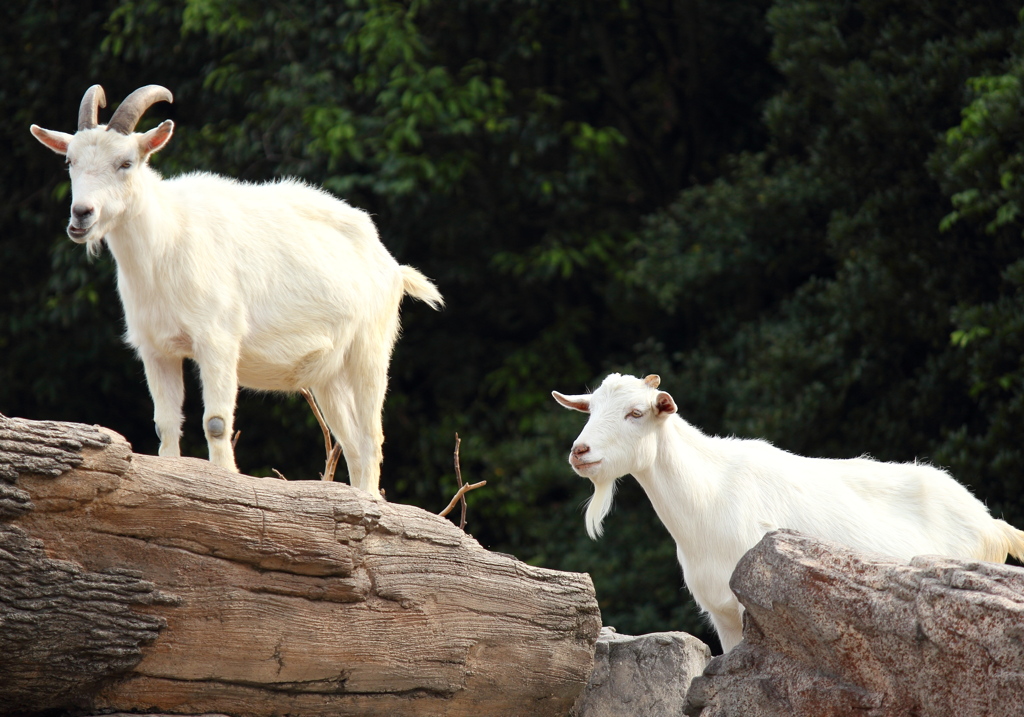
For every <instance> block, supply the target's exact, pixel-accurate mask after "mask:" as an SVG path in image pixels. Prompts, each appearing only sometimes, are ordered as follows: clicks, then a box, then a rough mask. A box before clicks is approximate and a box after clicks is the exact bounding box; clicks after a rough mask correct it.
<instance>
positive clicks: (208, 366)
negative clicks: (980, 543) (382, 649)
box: [31, 120, 443, 497]
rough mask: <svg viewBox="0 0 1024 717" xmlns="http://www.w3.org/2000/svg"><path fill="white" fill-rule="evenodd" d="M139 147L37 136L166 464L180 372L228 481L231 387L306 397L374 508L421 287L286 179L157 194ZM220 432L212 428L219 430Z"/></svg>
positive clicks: (113, 135)
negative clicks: (392, 395) (115, 294)
mask: <svg viewBox="0 0 1024 717" xmlns="http://www.w3.org/2000/svg"><path fill="white" fill-rule="evenodd" d="M173 127H174V125H173V123H172V122H171V121H170V120H167V121H165V122H163V123H162V124H160V125H159V126H158V127H156V128H155V129H153V130H150V131H149V132H146V133H144V134H138V133H131V134H127V135H125V134H121V133H119V132H116V131H107V127H106V126H105V125H99V126H96V127H95V128H92V129H82V130H79V131H78V132H77V133H76V134H74V135H68V134H65V133H62V132H53V131H49V130H45V129H42V128H40V127H37V126H36V125H33V126H32V128H31V129H32V134H33V135H34V136H35V137H36V138H37V139H38V140H39V141H40V142H42V143H43V144H44V145H46V146H47V147H49V148H50V149H52V150H53V151H55V152H57V153H59V154H63V155H65V156H66V157H67V161H68V165H69V169H70V174H71V195H72V218H71V222H70V224H69V226H68V235H69V236H70V237H71V239H73V240H74V241H76V242H79V243H83V242H84V243H86V244H87V245H88V248H89V250H90V252H93V253H94V252H96V251H99V249H100V247H101V244H102V242H103V240H104V239H106V242H107V246H109V248H110V251H111V253H112V254H113V256H114V259H115V261H116V263H117V288H118V291H119V293H120V295H121V301H122V304H123V306H124V312H125V321H126V324H127V333H126V340H127V342H128V343H129V344H130V345H131V346H132V347H134V348H135V349H136V351H137V352H138V354H139V356H140V357H141V359H142V362H143V365H144V367H145V373H146V381H147V383H148V384H149V389H150V393H151V395H152V397H153V404H154V421H155V423H156V428H157V433H158V435H159V436H160V450H159V453H160V455H161V456H177V455H179V447H178V444H179V439H180V436H181V423H182V412H181V411H182V401H183V398H184V387H183V382H182V359H184V358H192V359H194V360H195V362H196V363H197V364H198V366H199V371H200V377H201V380H202V390H203V404H204V414H203V426H204V430H205V432H206V437H207V442H208V446H209V452H210V460H211V461H213V462H214V463H216V464H218V465H221V466H223V467H225V468H228V469H230V470H237V468H236V466H235V458H234V451H233V448H232V444H231V437H232V435H233V432H234V430H233V429H234V425H233V424H234V410H235V399H236V394H237V391H238V386H239V385H241V386H246V387H249V388H254V389H262V390H272V391H297V390H299V389H301V388H309V389H311V390H312V392H313V394H314V396H315V397H316V400H317V402H318V404H319V406H320V408H321V410H322V412H323V415H324V418H325V419H326V420H327V423H328V424H329V426H330V428H331V431H332V432H333V433H334V435H335V436H336V437H337V439H338V441H339V442H340V444H341V446H342V448H343V450H344V454H345V459H346V462H347V464H348V469H349V475H350V479H351V482H352V484H353V485H354V486H356V487H359V488H362V489H363V490H366V491H368V492H370V493H371V494H373V495H374V496H375V497H379V495H380V493H379V480H380V463H381V458H382V453H381V444H382V442H383V439H384V436H383V430H382V427H381V412H382V407H383V402H384V394H385V391H386V389H387V374H388V364H389V362H390V358H391V351H392V348H393V346H394V343H395V340H396V339H397V336H398V332H399V318H398V314H399V304H400V303H401V301H402V297H403V296H404V295H405V294H409V295H411V296H413V297H415V298H417V299H420V300H422V301H425V302H427V303H428V304H430V305H431V306H433V307H434V308H435V309H436V308H439V307H440V306H441V305H442V303H443V301H442V299H441V295H440V293H439V292H438V291H437V289H436V288H435V287H434V285H433V284H431V283H430V281H429V280H428V279H427V278H426V277H424V276H423V275H422V274H420V273H419V272H418V271H416V270H415V269H413V268H411V267H408V266H400V265H399V264H398V262H396V261H395V259H394V258H393V257H392V256H391V255H390V254H389V253H388V251H387V249H385V247H384V245H383V244H382V243H381V242H380V239H379V238H378V236H377V231H376V228H375V227H374V224H373V221H372V220H371V219H370V217H369V215H368V214H366V213H365V212H363V211H361V210H359V209H355V208H353V207H351V206H349V205H348V204H346V203H345V202H343V201H340V200H338V199H336V198H334V197H332V196H331V195H329V194H328V193H326V192H324V191H322V190H320V189H317V188H314V187H311V186H308V185H306V184H304V183H302V182H300V181H296V180H290V179H289V180H283V181H279V182H273V183H267V184H246V183H242V182H238V181H235V180H232V179H228V178H225V177H221V176H218V175H214V174H208V173H203V172H197V173H193V174H188V175H185V176H180V177H177V178H174V179H169V180H162V179H161V177H160V175H159V174H158V173H157V172H156V171H154V170H153V169H152V168H150V167H149V165H148V164H147V160H148V159H149V157H150V155H151V154H152V153H154V152H156V151H158V150H160V149H162V148H163V147H164V146H165V145H166V144H167V142H168V140H170V138H171V134H172V132H173ZM218 419H219V420H218Z"/></svg>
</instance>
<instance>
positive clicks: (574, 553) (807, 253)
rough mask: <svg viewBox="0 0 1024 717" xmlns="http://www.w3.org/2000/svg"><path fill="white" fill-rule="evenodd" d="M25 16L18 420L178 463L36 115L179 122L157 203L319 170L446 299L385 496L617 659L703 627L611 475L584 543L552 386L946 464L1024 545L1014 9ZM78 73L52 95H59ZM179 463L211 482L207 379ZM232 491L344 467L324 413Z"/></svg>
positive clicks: (11, 172)
mask: <svg viewBox="0 0 1024 717" xmlns="http://www.w3.org/2000/svg"><path fill="white" fill-rule="evenodd" d="M18 5H19V6H18V7H15V6H11V7H8V8H7V9H5V10H3V11H0V15H2V17H3V19H4V24H3V26H2V29H0V33H3V35H2V37H3V38H4V43H3V44H2V45H0V47H2V48H3V49H2V50H0V70H2V71H3V76H4V77H5V79H6V80H7V82H5V84H4V88H0V102H2V104H3V106H4V108H5V109H6V110H7V111H6V112H5V113H4V114H3V115H2V116H0V132H2V134H3V136H4V137H5V138H6V139H7V141H6V142H4V143H2V144H0V190H2V191H3V196H4V197H5V199H6V201H5V202H4V203H3V204H2V205H0V222H2V226H3V228H4V232H3V239H2V240H0V295H2V296H3V303H2V305H0V327H2V328H0V355H2V356H3V360H2V361H0V411H2V412H4V413H7V414H13V415H23V416H27V417H32V418H55V419H69V420H76V421H82V422H88V423H101V424H104V425H108V426H110V427H112V428H114V429H116V430H118V431H120V432H122V433H124V434H125V435H126V436H127V437H128V438H129V440H131V441H132V442H133V444H134V445H135V448H136V450H139V451H143V452H153V451H154V450H155V448H156V439H155V436H153V432H152V427H151V425H152V424H151V421H150V413H151V406H150V403H149V398H148V395H147V393H146V389H145V383H144V381H143V377H142V370H141V365H140V364H139V362H138V361H137V360H136V359H135V358H134V357H133V356H131V353H130V352H129V351H128V350H127V349H126V348H125V347H124V346H123V345H122V344H121V342H120V340H119V337H118V334H119V333H120V332H121V330H122V321H123V320H122V318H121V311H120V306H119V302H118V300H117V296H116V291H115V287H114V282H113V265H112V261H111V259H110V257H109V255H102V256H101V257H100V258H99V259H97V260H95V261H92V262H89V261H87V260H86V258H85V253H84V251H83V250H82V248H81V247H77V246H74V245H72V244H71V243H70V242H69V241H68V240H67V239H66V237H65V236H64V235H63V226H64V225H65V223H66V221H67V212H68V196H67V195H68V183H67V178H66V175H64V174H62V170H61V165H60V161H59V158H57V157H55V156H54V155H52V154H51V153H49V152H48V151H47V150H45V149H44V148H42V147H41V146H40V145H38V144H37V143H36V142H35V141H34V140H32V139H31V137H30V136H29V134H28V131H27V128H28V125H29V123H31V122H36V123H38V124H41V125H43V126H46V127H49V128H53V129H62V130H71V129H72V128H73V123H74V118H75V116H76V111H77V105H78V101H79V99H80V98H81V95H82V92H83V91H84V90H85V88H86V87H87V86H88V85H89V84H92V83H93V82H101V83H102V84H103V85H104V86H105V87H106V89H107V93H108V97H109V98H110V100H111V103H112V105H114V104H116V103H117V102H118V101H120V99H121V98H122V97H123V96H124V95H125V94H126V93H127V92H129V91H130V90H132V89H134V88H135V87H137V86H140V85H142V84H146V83H150V82H157V83H160V84H164V85H166V86H167V87H169V88H170V89H171V90H172V91H173V92H174V94H175V98H176V99H175V104H174V105H172V106H165V105H161V106H157V107H155V108H154V109H153V110H152V111H151V117H148V118H147V119H146V120H144V122H150V123H155V122H156V121H158V120H159V119H163V118H164V117H171V118H173V119H174V120H175V122H176V124H177V128H176V132H175V137H174V139H173V140H172V142H171V144H170V146H169V147H168V148H167V150H165V151H164V152H162V153H161V154H160V155H157V156H156V157H155V158H154V162H153V163H154V166H156V167H157V168H158V169H160V170H161V171H163V172H165V173H168V174H175V173H178V172H182V171H190V170H193V169H200V170H210V171H217V172H222V173H225V174H229V175H232V176H236V177H239V178H242V179H247V180H253V181H259V180H264V179H269V178H273V177H276V176H283V175H296V176H300V177H303V178H306V179H308V180H309V181H311V182H314V183H316V184H322V185H324V186H326V187H327V188H328V189H330V190H331V191H333V192H335V193H337V194H338V195H339V196H342V197H344V198H345V199H347V200H348V201H350V202H351V203H353V204H354V205H356V206H359V207H363V208H365V209H367V210H369V211H371V212H373V213H374V215H375V218H376V220H377V222H378V225H379V227H380V230H381V235H382V238H383V240H384V242H385V244H386V245H387V246H388V247H389V249H391V251H392V252H393V253H394V254H395V255H396V256H397V257H398V258H399V259H400V260H401V261H402V262H403V263H409V264H413V265H415V266H417V267H419V268H420V269H422V270H423V271H424V273H426V274H427V275H428V276H430V277H432V278H433V279H435V280H436V281H437V282H438V284H439V286H440V288H441V290H442V292H443V293H444V295H445V298H446V299H447V301H448V308H447V309H446V310H445V311H444V312H443V313H441V314H435V313H434V312H431V311H429V310H427V309H425V308H424V307H423V306H422V305H419V304H415V303H413V302H408V303H407V304H406V305H405V306H404V312H403V323H404V335H403V338H402V339H401V340H400V341H399V344H398V347H397V349H396V352H395V357H394V361H393V364H392V384H391V392H390V394H389V398H388V403H387V405H386V408H385V433H386V436H387V442H386V444H385V462H384V470H383V479H382V486H383V487H384V488H385V489H386V490H387V492H388V497H389V498H390V499H392V500H399V501H404V502H410V503H415V504H418V505H421V506H423V507H426V508H429V509H432V510H439V509H440V508H442V507H443V506H444V505H445V504H446V503H447V500H448V498H449V497H450V495H451V494H452V492H454V471H453V468H452V450H453V448H454V434H455V432H456V431H458V432H459V433H460V434H461V436H462V438H463V443H462V448H461V462H462V468H463V473H464V476H465V478H466V479H467V480H471V481H477V480H481V479H486V480H488V482H489V483H488V486H487V487H486V488H485V489H483V490H479V491H476V492H474V493H471V494H470V496H469V503H470V511H469V526H468V529H469V530H470V532H472V533H473V534H474V535H475V536H477V537H478V538H479V539H480V540H481V542H482V543H484V544H485V545H486V546H487V547H490V548H493V549H498V550H503V551H506V552H511V553H514V554H516V555H517V556H519V557H520V558H522V559H524V560H528V561H530V562H534V563H537V564H543V565H546V566H549V567H555V568H563V569H569V570H586V571H588V572H590V573H591V574H592V575H593V576H594V579H595V583H596V585H597V589H598V597H599V600H600V602H601V607H602V610H603V612H604V616H605V622H606V623H608V624H614V625H616V626H617V627H618V628H619V629H620V630H621V631H631V632H640V631H650V630H659V629H687V630H691V631H695V632H698V633H699V634H702V635H703V636H705V637H706V636H707V635H708V633H707V631H706V630H705V629H704V628H703V627H702V626H701V624H700V622H699V620H698V619H697V616H696V611H695V610H694V608H693V607H692V604H691V603H689V602H688V601H687V600H686V599H685V593H682V592H681V584H680V580H679V568H678V566H677V565H676V563H675V557H674V545H673V543H672V541H671V540H670V539H669V537H668V535H667V534H666V532H665V530H664V528H663V527H662V526H661V525H660V523H659V522H658V520H657V518H656V516H655V515H654V513H653V510H652V509H651V507H650V505H649V504H648V502H647V500H646V498H645V496H644V495H643V494H642V491H640V490H639V488H638V487H637V486H636V484H635V483H634V482H632V481H631V480H629V479H626V480H624V481H622V485H621V490H620V494H619V497H618V500H617V503H616V508H615V511H614V512H613V514H612V515H611V516H610V517H609V519H608V521H607V523H606V527H607V532H606V535H605V537H604V538H603V539H602V540H601V541H600V542H599V543H596V544H595V543H591V542H590V541H589V539H587V538H586V536H585V532H584V530H583V521H582V515H581V506H582V503H583V502H584V501H585V499H586V497H587V496H588V494H589V485H588V484H587V483H586V482H585V481H583V480H581V479H579V478H577V477H575V476H574V475H573V474H572V472H571V471H570V470H569V468H568V466H567V464H566V462H565V455H566V453H567V451H568V448H569V446H570V444H571V442H572V439H573V438H574V436H575V435H576V433H577V432H578V430H579V429H580V427H581V426H582V424H583V422H584V420H585V419H584V418H583V416H581V415H579V414H572V413H569V412H566V411H564V410H562V409H559V408H558V407H557V406H556V405H555V404H554V402H553V401H551V399H550V397H549V393H550V391H551V390H552V389H558V390H562V391H567V392H579V391H582V390H583V389H584V388H585V387H586V386H590V387H593V386H595V385H596V384H597V383H598V382H599V381H600V379H601V377H602V375H603V374H605V373H607V372H608V371H611V370H623V371H628V372H632V373H637V374H641V375H642V374H644V373H647V372H655V373H660V374H662V376H663V386H664V387H665V388H666V389H667V390H669V391H670V392H672V393H673V395H674V396H675V397H676V399H677V401H678V402H679V404H680V407H681V409H682V413H683V415H684V416H685V417H687V418H688V419H689V420H691V421H692V422H694V423H695V424H697V425H698V426H701V427H702V428H704V429H705V430H709V431H712V432H725V433H736V434H738V435H743V436H764V437H767V438H769V439H771V440H773V441H775V442H776V443H777V444H778V445H781V446H783V447H785V448H788V449H792V450H795V451H799V452H803V453H808V454H813V455H827V456H853V455H858V454H862V453H871V454H872V455H874V456H876V457H879V458H883V459H887V460H912V459H914V458H921V459H926V460H932V461H935V462H938V463H941V464H943V465H947V466H949V467H951V468H952V469H953V471H954V472H955V473H956V475H957V476H958V477H959V478H960V479H961V480H963V481H964V482H965V483H968V484H970V485H971V486H972V488H973V489H974V490H975V491H976V493H977V494H978V495H979V496H980V497H982V498H984V499H986V500H988V501H989V503H990V505H991V506H992V507H993V508H994V509H995V510H996V511H998V512H1004V513H1005V514H1006V516H1007V517H1008V518H1010V519H1011V520H1015V521H1016V522H1017V523H1018V524H1021V523H1024V504H1022V502H1021V500H1020V497H1019V496H1020V492H1021V480H1020V477H1019V469H1018V466H1020V465H1021V464H1022V459H1024V456H1022V455H1021V452H1020V449H1019V448H1018V446H1017V441H1015V440H1014V439H1015V437H1016V434H1018V433H1019V432H1020V429H1021V424H1022V421H1021V418H1022V412H1024V405H1022V397H1024V368H1022V366H1021V362H1020V361H1021V359H1020V357H1021V355H1022V349H1024V325H1022V323H1021V322H1022V319H1021V318H1020V317H1021V316H1024V311H1022V309H1024V306H1021V303H1022V301H1024V299H1022V294H1021V287H1022V282H1024V262H1022V251H1021V249H1022V246H1021V245H1022V241H1021V229H1022V227H1021V226H1020V222H1021V218H1020V207H1021V206H1024V204H1022V202H1024V198H1022V197H1021V196H1020V193H1021V192H1022V191H1024V190H1022V187H1024V178H1022V175H1021V168H1022V164H1024V159H1022V158H1024V149H1022V146H1021V142H1022V139H1021V138H1022V136H1024V134H1022V132H1021V124H1020V123H1021V122H1022V120H1021V119H1020V117H1021V116H1022V114H1021V109H1022V105H1024V93H1022V91H1021V85H1022V82H1024V69H1022V67H1024V64H1022V63H1024V53H1022V52H1021V51H1022V46H1021V44H1020V43H1021V31H1020V30H1019V29H1018V18H1017V14H1016V13H1017V10H1018V7H1017V6H1015V5H1014V4H1012V3H1008V2H995V3H981V4H979V3H973V2H972V3H968V2H953V3H949V2H944V3H939V2H934V1H931V0H922V1H921V2H915V3H912V4H910V5H908V4H907V3H897V2H891V1H890V2H886V1H883V0H858V1H857V2H852V3H851V2H838V0H835V1H824V2H813V3H812V2H796V1H795V0H776V1H775V2H774V3H769V2H767V0H730V1H728V2H706V1H702V0H682V1H681V2H668V1H667V0H627V1H625V2H620V1H618V0H615V1H612V0H590V1H588V2H584V3H541V2H533V1H532V0H502V1H499V0H456V1H453V2H444V3H441V2H429V1H422V0H413V1H411V2H391V1H387V0H351V1H350V2H345V3H329V2H322V1H321V0H298V1H297V2H291V3H269V4H267V3H262V4H261V3H241V2H236V1H234V0H180V1H179V2H172V3H158V2H155V0H122V1H121V2H113V1H111V2H108V3H99V2H97V3H93V4H91V5H90V4H86V5H82V4H81V3H63V2H61V1H59V0H58V2H57V3H56V4H54V3H49V4H44V3H37V2H23V3H20V4H18ZM58 67H59V68H61V69H60V71H59V72H58V71H56V70H55V68H58ZM187 393H188V398H187V401H186V413H187V415H188V418H187V423H186V439H185V441H184V444H183V449H184V451H185V452H186V453H188V454H192V455H203V453H204V450H205V446H204V445H203V443H202V435H201V431H200V429H199V426H198V415H199V412H200V405H199V398H198V387H197V385H196V381H195V378H194V377H193V376H190V377H189V383H188V385H187ZM237 425H238V427H239V428H240V429H241V431H242V436H241V440H240V443H239V448H238V460H239V464H240V466H241V468H242V469H243V470H245V471H247V472H252V473H257V474H266V473H269V472H270V470H271V468H278V469H280V470H282V471H283V472H284V473H285V474H286V475H288V476H289V477H290V478H312V477H315V476H316V473H317V472H318V471H319V470H321V469H322V465H323V455H322V439H321V436H320V432H319V429H318V427H317V426H316V424H315V423H314V421H313V419H312V417H311V415H310V414H309V411H308V409H307V408H306V405H305V402H304V401H303V400H302V399H301V398H297V397H279V396H269V395H257V396H254V395H252V394H245V393H243V394H242V395H241V397H240V400H239V412H238V420H237Z"/></svg>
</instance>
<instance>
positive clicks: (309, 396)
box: [299, 388, 333, 456]
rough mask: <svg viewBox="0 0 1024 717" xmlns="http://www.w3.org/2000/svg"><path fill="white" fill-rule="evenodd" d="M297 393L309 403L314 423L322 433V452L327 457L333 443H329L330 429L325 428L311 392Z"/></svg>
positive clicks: (305, 390)
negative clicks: (314, 419)
mask: <svg viewBox="0 0 1024 717" xmlns="http://www.w3.org/2000/svg"><path fill="white" fill-rule="evenodd" d="M299 393H301V394H302V395H303V397H304V398H305V399H306V401H307V402H308V403H309V407H310V408H312V409H313V415H314V416H316V422H317V423H319V424H320V428H321V429H322V430H323V432H324V451H325V452H326V453H327V455H328V456H330V455H331V448H332V443H333V441H331V429H329V428H328V427H327V422H326V421H325V420H324V415H323V414H322V413H320V407H319V406H317V405H316V399H314V398H313V393H312V391H310V390H309V389H308V388H300V389H299Z"/></svg>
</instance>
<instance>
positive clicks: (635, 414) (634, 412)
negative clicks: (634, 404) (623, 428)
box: [626, 408, 644, 418]
mask: <svg viewBox="0 0 1024 717" xmlns="http://www.w3.org/2000/svg"><path fill="white" fill-rule="evenodd" d="M643 416H644V412H643V411H641V410H640V409H639V408H634V409H633V410H632V411H630V412H629V415H627V416H626V418H643Z"/></svg>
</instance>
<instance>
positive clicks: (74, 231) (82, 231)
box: [68, 224, 92, 242]
mask: <svg viewBox="0 0 1024 717" xmlns="http://www.w3.org/2000/svg"><path fill="white" fill-rule="evenodd" d="M91 232H92V226H88V227H76V226H75V225H74V224H68V236H69V237H71V240H72V241H76V242H83V241H85V239H86V238H87V237H88V236H89V234H90V233H91Z"/></svg>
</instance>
